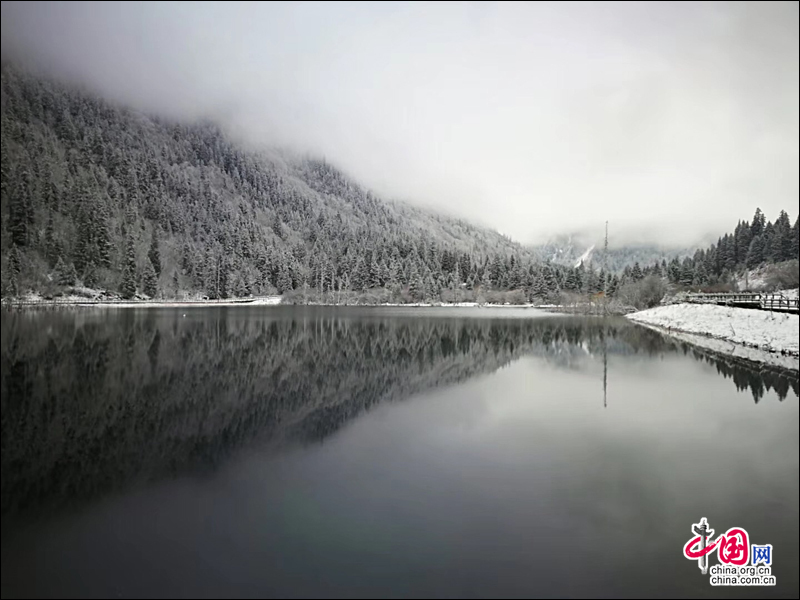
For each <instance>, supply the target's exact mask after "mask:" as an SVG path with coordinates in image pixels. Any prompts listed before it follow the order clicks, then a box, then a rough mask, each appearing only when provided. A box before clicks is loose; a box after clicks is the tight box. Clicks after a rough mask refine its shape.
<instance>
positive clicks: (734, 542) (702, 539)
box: [683, 517, 750, 574]
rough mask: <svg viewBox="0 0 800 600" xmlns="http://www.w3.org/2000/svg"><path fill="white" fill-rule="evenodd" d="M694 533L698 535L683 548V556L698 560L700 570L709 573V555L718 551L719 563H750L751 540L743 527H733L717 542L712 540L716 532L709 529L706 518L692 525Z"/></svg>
mask: <svg viewBox="0 0 800 600" xmlns="http://www.w3.org/2000/svg"><path fill="white" fill-rule="evenodd" d="M692 533H695V534H697V536H696V537H693V538H692V539H690V540H689V541H688V542H686V545H685V546H684V547H683V555H684V556H685V557H686V558H689V559H696V560H697V563H698V566H699V567H700V570H701V571H702V572H703V573H704V574H705V573H706V572H707V571H708V555H709V554H710V553H711V552H713V551H714V550H716V551H717V558H718V559H719V562H721V563H722V564H725V565H746V564H748V562H749V561H750V539H749V537H748V535H747V532H746V531H745V530H744V529H742V528H741V527H732V528H730V529H728V531H726V532H725V533H724V534H723V535H721V536H719V537H718V538H717V539H716V540H714V541H711V540H712V536H713V535H714V530H713V529H710V528H709V527H708V521H706V519H705V517H703V518H702V519H700V522H699V523H695V524H694V525H692Z"/></svg>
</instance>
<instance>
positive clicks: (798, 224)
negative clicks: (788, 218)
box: [792, 217, 800, 259]
mask: <svg viewBox="0 0 800 600" xmlns="http://www.w3.org/2000/svg"><path fill="white" fill-rule="evenodd" d="M798 257H800V217H798V218H796V219H795V220H794V225H793V226H792V258H795V259H796V258H798Z"/></svg>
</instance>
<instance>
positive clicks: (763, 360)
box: [637, 323, 800, 377]
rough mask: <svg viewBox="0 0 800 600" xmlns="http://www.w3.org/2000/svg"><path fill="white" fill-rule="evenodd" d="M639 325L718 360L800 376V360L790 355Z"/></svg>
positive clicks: (721, 339) (675, 330) (718, 339)
mask: <svg viewBox="0 0 800 600" xmlns="http://www.w3.org/2000/svg"><path fill="white" fill-rule="evenodd" d="M637 324H638V325H641V326H642V327H647V328H648V329H651V330H653V331H656V332H658V333H661V334H663V335H666V336H668V337H670V338H671V339H673V340H675V341H676V342H682V343H685V344H689V345H690V346H692V347H694V348H696V349H698V350H699V351H701V352H704V353H706V354H710V355H712V356H715V357H717V358H724V359H726V360H732V361H733V362H735V363H743V364H745V365H749V366H753V365H761V366H764V367H767V368H768V369H770V370H772V371H777V372H778V373H781V374H790V375H794V376H795V377H796V376H797V374H798V370H800V358H798V356H797V355H793V354H790V353H785V354H781V353H780V352H774V351H769V350H764V349H762V348H757V347H752V346H747V345H745V344H741V343H738V342H733V341H731V340H727V339H724V338H718V337H713V336H710V335H702V334H698V333H688V332H685V331H681V330H677V329H667V328H665V327H659V326H657V325H650V324H648V323H637Z"/></svg>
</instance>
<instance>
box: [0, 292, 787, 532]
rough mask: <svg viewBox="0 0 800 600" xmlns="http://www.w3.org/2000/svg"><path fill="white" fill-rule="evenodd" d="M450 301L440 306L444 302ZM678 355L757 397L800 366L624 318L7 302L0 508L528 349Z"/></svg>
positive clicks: (211, 462) (575, 361)
mask: <svg viewBox="0 0 800 600" xmlns="http://www.w3.org/2000/svg"><path fill="white" fill-rule="evenodd" d="M440 314H441V313H440ZM677 353H682V354H685V355H687V356H691V357H693V358H694V359H697V360H699V361H704V362H707V363H709V364H711V365H714V366H715V367H716V370H717V372H718V373H720V374H721V375H722V376H724V377H726V378H731V379H732V380H733V383H734V384H735V386H736V388H737V389H739V390H745V389H748V388H749V389H750V390H751V392H752V394H753V398H754V399H755V401H756V402H758V401H759V400H760V399H761V398H762V397H763V396H764V393H765V392H766V391H769V390H774V391H775V392H776V394H777V396H778V398H779V399H781V400H783V399H784V398H786V396H787V395H789V393H790V392H793V394H794V396H797V395H798V377H797V372H796V371H795V372H792V371H783V372H770V371H764V370H763V369H760V368H758V367H754V366H752V365H747V364H745V363H741V362H738V363H734V362H731V361H729V360H727V359H725V358H724V357H720V356H715V355H713V354H710V353H708V352H704V351H700V350H698V349H696V348H694V347H693V346H690V345H688V344H684V343H681V342H676V341H674V340H672V339H670V338H666V337H664V336H662V335H660V334H658V333H656V332H653V331H651V330H648V329H645V328H642V327H638V326H635V325H632V324H630V323H628V322H626V321H624V320H608V321H604V320H600V319H581V318H567V317H553V318H534V319H520V318H513V319H511V318H508V319H507V318H461V317H455V318H447V317H441V318H440V317H436V318H409V317H395V316H391V315H388V314H383V313H381V312H379V311H372V312H363V311H358V310H351V311H335V310H330V309H286V310H283V309H267V310H257V309H256V310H254V309H247V308H245V309H210V310H196V311H192V312H190V313H188V314H184V313H182V312H181V311H180V310H146V311H133V310H123V311H119V312H110V313H103V312H94V311H92V312H82V311H81V312H71V313H48V314H37V313H22V314H7V313H3V322H2V422H1V428H0V445H1V447H2V513H3V516H4V518H5V517H6V516H7V515H9V514H14V513H19V512H25V511H27V510H31V509H34V508H36V507H41V506H42V505H52V506H61V505H65V504H69V503H71V502H76V501H79V500H82V499H86V498H89V497H93V496H97V495H99V494H103V493H105V492H108V491H109V490H114V489H119V488H121V487H123V486H126V485H130V484H131V483H134V482H141V481H148V480H152V479H154V478H158V477H163V476H168V475H174V474H177V473H183V472H186V471H187V470H192V469H208V468H213V467H214V466H215V465H217V464H218V463H220V462H221V461H223V460H225V459H226V457H228V456H229V455H230V454H231V453H232V452H235V451H236V450H237V449H239V448H241V447H242V446H243V445H245V444H248V443H250V442H253V441H256V440H257V441H259V442H260V443H261V442H263V443H266V442H269V443H275V444H282V443H286V442H291V441H295V442H296V441H303V442H309V441H319V440H322V439H324V438H326V437H327V436H329V435H330V434H331V433H332V432H335V431H336V430H337V429H339V428H340V427H341V426H342V425H343V424H345V423H347V422H348V421H350V420H352V419H353V418H354V417H355V416H357V415H359V414H361V413H362V412H364V411H365V410H368V409H369V408H370V407H371V406H373V405H375V404H377V403H382V402H393V401H398V400H402V399H405V398H407V397H409V396H411V395H413V394H416V393H418V392H421V391H424V390H428V389H431V388H435V387H439V386H447V385H451V384H454V383H457V382H461V381H464V380H466V379H468V378H471V377H474V376H476V375H479V374H484V373H490V372H493V371H496V370H497V369H499V368H501V367H503V366H504V365H507V364H508V363H510V362H512V361H514V360H516V359H518V358H520V357H521V356H523V355H528V356H533V357H538V358H539V359H541V360H544V361H546V362H547V363H548V364H549V365H551V366H553V367H555V368H556V369H557V370H559V371H562V372H564V373H565V377H566V376H567V375H568V372H570V371H585V370H586V369H587V368H588V366H589V365H591V364H592V363H594V362H595V361H599V360H602V365H603V376H602V384H601V382H600V381H599V380H598V401H599V397H600V393H601V392H600V386H601V385H602V401H603V404H604V406H606V405H608V404H611V403H613V394H609V393H608V387H609V382H611V385H612V386H613V377H614V374H613V372H612V373H610V374H609V368H608V363H609V360H608V358H609V356H612V357H613V356H628V357H632V358H635V357H636V356H637V355H641V356H645V357H656V356H664V355H668V354H677Z"/></svg>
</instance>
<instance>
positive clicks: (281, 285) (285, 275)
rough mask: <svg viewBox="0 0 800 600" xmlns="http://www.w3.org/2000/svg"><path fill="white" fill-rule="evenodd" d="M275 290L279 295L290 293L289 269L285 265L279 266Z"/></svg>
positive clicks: (290, 279)
mask: <svg viewBox="0 0 800 600" xmlns="http://www.w3.org/2000/svg"><path fill="white" fill-rule="evenodd" d="M277 288H278V293H279V294H285V293H286V292H291V291H292V276H291V274H290V273H289V269H288V268H287V267H286V266H285V265H281V267H280V272H279V274H278V285H277Z"/></svg>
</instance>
